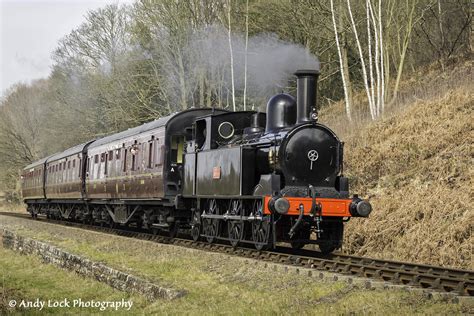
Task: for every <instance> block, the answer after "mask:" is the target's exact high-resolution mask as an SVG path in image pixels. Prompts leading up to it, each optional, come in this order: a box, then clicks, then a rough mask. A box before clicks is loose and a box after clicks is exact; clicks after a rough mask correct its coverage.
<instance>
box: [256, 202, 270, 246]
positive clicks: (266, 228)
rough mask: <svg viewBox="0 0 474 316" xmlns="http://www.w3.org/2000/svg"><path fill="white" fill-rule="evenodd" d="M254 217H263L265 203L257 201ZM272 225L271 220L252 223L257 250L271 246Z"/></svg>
mask: <svg viewBox="0 0 474 316" xmlns="http://www.w3.org/2000/svg"><path fill="white" fill-rule="evenodd" d="M253 214H254V216H260V217H263V202H262V201H261V200H257V201H255V203H254V207H253ZM270 230H271V225H270V221H269V220H265V219H263V220H254V221H252V240H253V242H254V245H255V248H257V250H262V249H264V248H267V247H268V246H269V241H270Z"/></svg>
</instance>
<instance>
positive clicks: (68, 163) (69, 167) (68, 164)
mask: <svg viewBox="0 0 474 316" xmlns="http://www.w3.org/2000/svg"><path fill="white" fill-rule="evenodd" d="M67 168H68V169H71V161H68V162H67Z"/></svg>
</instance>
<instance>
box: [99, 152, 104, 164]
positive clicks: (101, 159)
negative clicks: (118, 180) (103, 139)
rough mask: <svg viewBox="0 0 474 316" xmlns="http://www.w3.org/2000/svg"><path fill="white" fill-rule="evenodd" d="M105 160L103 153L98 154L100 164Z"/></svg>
mask: <svg viewBox="0 0 474 316" xmlns="http://www.w3.org/2000/svg"><path fill="white" fill-rule="evenodd" d="M104 160H105V153H101V154H100V162H104Z"/></svg>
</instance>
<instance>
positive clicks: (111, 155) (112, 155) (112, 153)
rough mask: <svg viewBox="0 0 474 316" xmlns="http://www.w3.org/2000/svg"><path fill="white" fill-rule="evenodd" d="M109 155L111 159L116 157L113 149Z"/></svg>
mask: <svg viewBox="0 0 474 316" xmlns="http://www.w3.org/2000/svg"><path fill="white" fill-rule="evenodd" d="M108 157H109V160H112V159H114V151H113V150H111V151H109V156H108Z"/></svg>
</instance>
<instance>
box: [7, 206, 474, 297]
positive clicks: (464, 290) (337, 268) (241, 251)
mask: <svg viewBox="0 0 474 316" xmlns="http://www.w3.org/2000/svg"><path fill="white" fill-rule="evenodd" d="M0 215H6V216H12V217H19V218H27V219H30V220H33V219H32V218H31V217H30V215H29V214H20V213H9V212H0ZM40 221H42V222H47V223H53V224H58V225H62V226H70V227H78V228H82V229H87V230H92V231H97V232H102V233H109V234H114V235H118V236H123V237H130V238H137V239H141V240H148V241H154V242H159V243H163V244H172V245H177V246H183V247H187V248H194V249H200V250H205V251H212V252H220V253H226V254H233V255H238V256H241V257H245V258H252V259H257V260H262V261H266V262H274V263H281V264H286V265H293V266H299V267H303V268H309V269H315V270H323V271H328V272H335V273H340V274H344V275H351V276H356V277H365V278H371V279H374V280H379V281H386V282H391V283H394V284H401V285H408V286H413V287H419V288H424V289H428V290H432V291H441V292H449V293H454V294H457V295H462V296H474V271H472V270H462V269H454V268H447V267H438V266H432V265H426V264H418V263H410V262H401V261H393V260H383V259H374V258H367V257H359V256H352V255H344V254H331V255H323V254H321V253H320V252H318V251H312V250H307V249H302V250H295V249H291V248H288V247H283V246H279V247H276V249H273V250H270V251H258V250H256V249H254V248H249V247H241V246H239V247H235V248H234V247H232V246H231V245H227V244H224V243H213V244H209V243H207V242H204V241H196V242H195V241H193V240H191V239H186V238H171V237H167V236H163V235H153V234H151V233H147V232H143V231H140V230H138V229H134V228H131V227H128V228H127V229H125V228H123V227H120V228H109V227H101V226H96V225H89V224H83V223H78V222H70V221H60V220H53V219H47V218H45V217H40Z"/></svg>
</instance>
